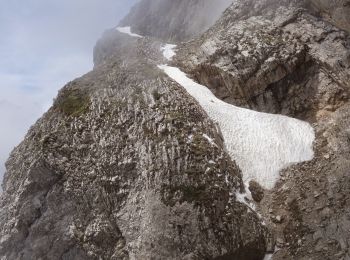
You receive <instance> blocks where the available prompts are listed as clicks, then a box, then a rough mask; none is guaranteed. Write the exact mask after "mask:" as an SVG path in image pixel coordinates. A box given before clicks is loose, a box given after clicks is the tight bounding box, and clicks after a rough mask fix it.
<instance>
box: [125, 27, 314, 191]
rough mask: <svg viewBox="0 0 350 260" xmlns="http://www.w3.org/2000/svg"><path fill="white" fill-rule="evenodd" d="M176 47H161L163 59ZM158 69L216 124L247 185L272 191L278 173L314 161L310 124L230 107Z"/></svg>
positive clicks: (174, 71)
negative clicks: (254, 185) (183, 89)
mask: <svg viewBox="0 0 350 260" xmlns="http://www.w3.org/2000/svg"><path fill="white" fill-rule="evenodd" d="M128 28H129V29H128V34H130V33H131V32H130V27H128ZM175 47H176V46H175V45H170V44H167V45H165V46H164V47H162V48H161V50H162V52H163V55H164V57H165V58H167V59H169V60H170V59H172V57H173V56H174V55H175V51H174V48H175ZM158 67H159V68H160V69H162V70H163V71H164V72H165V73H166V74H167V75H168V76H169V77H170V78H172V79H173V80H175V81H176V82H177V83H179V84H180V85H181V86H182V87H184V88H185V89H186V90H187V92H188V93H189V94H190V95H191V96H192V97H194V98H195V99H196V100H197V101H198V102H199V104H200V105H201V106H202V107H203V109H204V110H205V111H206V112H207V114H208V115H209V117H210V118H211V119H212V120H213V121H214V122H216V123H218V125H219V126H220V128H221V132H222V134H223V137H224V140H225V146H226V149H227V150H228V153H229V154H230V156H231V157H232V159H233V160H234V161H236V163H237V164H238V166H239V167H240V169H241V170H242V174H243V181H244V183H245V184H246V185H247V184H248V183H249V181H250V180H256V181H257V182H258V183H259V184H260V185H262V186H263V187H264V188H266V189H272V188H273V187H274V185H275V183H276V181H277V180H278V178H279V172H280V170H282V169H283V168H286V167H288V166H289V165H291V164H294V163H299V162H304V161H308V160H311V159H312V158H313V156H314V152H313V142H314V139H315V133H314V130H313V128H312V127H311V125H310V124H308V123H306V122H303V121H300V120H297V119H294V118H289V117H286V116H282V115H274V114H267V113H260V112H256V111H252V110H249V109H244V108H240V107H236V106H233V105H230V104H228V103H225V102H223V101H221V100H220V99H218V98H216V97H215V95H214V94H213V93H212V92H211V91H210V90H209V89H208V88H207V87H205V86H203V85H200V84H198V83H196V82H195V81H193V80H192V79H190V78H189V77H187V75H186V74H185V73H184V72H182V71H181V70H180V69H178V68H176V67H171V66H168V65H159V66H158Z"/></svg>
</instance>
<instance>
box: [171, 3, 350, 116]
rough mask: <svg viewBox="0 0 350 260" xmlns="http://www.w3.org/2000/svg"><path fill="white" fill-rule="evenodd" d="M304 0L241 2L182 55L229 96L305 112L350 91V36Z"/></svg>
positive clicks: (329, 105)
mask: <svg viewBox="0 0 350 260" xmlns="http://www.w3.org/2000/svg"><path fill="white" fill-rule="evenodd" d="M306 6H307V5H306V4H305V3H303V2H302V1H296V2H293V1H288V2H286V3H283V1H280V2H278V5H277V6H276V1H272V0H267V1H259V2H256V1H245V2H244V3H243V2H241V1H236V2H235V3H234V4H233V5H232V6H231V7H230V8H229V9H228V10H227V11H226V13H225V15H224V16H223V17H222V18H221V19H220V20H219V21H218V22H217V24H216V25H215V26H214V27H213V28H211V29H210V30H209V31H208V32H207V33H205V34H203V35H202V36H201V37H199V38H197V39H195V40H193V41H190V42H189V43H185V44H184V45H183V46H182V47H181V48H180V50H179V54H178V55H177V60H178V61H179V64H180V66H182V67H183V68H184V69H185V70H186V71H187V72H189V73H190V74H191V75H193V77H194V78H195V79H196V80H198V81H199V82H200V83H203V84H205V85H207V86H209V87H211V88H212V90H213V92H214V94H216V95H217V96H218V97H219V98H221V99H222V100H225V101H226V102H229V103H233V104H237V105H240V106H244V107H249V108H252V109H255V110H259V111H264V112H271V113H282V114H287V115H292V116H297V117H301V118H306V117H309V118H310V117H315V113H316V111H317V110H319V109H332V110H334V109H336V108H338V107H340V106H341V105H342V104H344V101H346V100H347V99H348V96H349V88H350V85H349V82H350V72H349V68H350V53H349V46H350V39H349V36H348V35H347V34H346V33H345V32H343V31H341V30H339V29H338V28H336V27H333V26H331V25H330V24H327V23H326V22H324V21H321V20H319V19H318V18H317V17H315V16H313V15H311V14H310V13H309V12H308V11H307V10H308V9H306Z"/></svg>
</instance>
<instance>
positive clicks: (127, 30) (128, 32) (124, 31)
mask: <svg viewBox="0 0 350 260" xmlns="http://www.w3.org/2000/svg"><path fill="white" fill-rule="evenodd" d="M116 30H117V31H119V32H121V33H126V34H128V35H130V36H131V37H137V38H143V36H141V35H139V34H136V33H132V32H131V27H129V26H127V27H117V28H116Z"/></svg>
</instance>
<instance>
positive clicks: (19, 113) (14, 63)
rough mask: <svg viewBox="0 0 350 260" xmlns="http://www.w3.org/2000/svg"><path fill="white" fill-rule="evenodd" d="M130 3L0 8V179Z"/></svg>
mask: <svg viewBox="0 0 350 260" xmlns="http://www.w3.org/2000/svg"><path fill="white" fill-rule="evenodd" d="M134 2H136V0H134V1H130V0H119V1H118V0H74V1H72V0H26V1H22V0H12V1H7V3H3V4H2V7H1V9H0V34H1V35H2V40H1V41H0V93H1V94H0V122H1V125H2V126H1V128H0V180H1V179H2V175H3V173H4V171H5V168H4V162H5V160H6V159H7V157H8V155H9V153H10V151H11V150H12V149H13V148H14V147H15V146H16V145H17V144H18V143H19V142H20V141H21V140H22V139H23V137H24V135H25V134H26V132H27V130H28V129H29V127H30V126H31V125H32V124H33V123H34V122H35V121H36V120H37V119H38V118H39V117H40V116H41V115H42V114H43V113H44V112H45V111H46V110H47V109H48V107H49V106H50V105H51V103H52V100H53V98H54V97H55V96H56V94H57V91H58V90H59V89H60V88H61V87H62V86H63V85H64V84H65V83H66V82H68V81H70V80H73V79H74V78H76V77H79V76H81V75H83V74H85V73H86V72H88V71H89V70H91V69H92V66H93V64H92V50H93V46H94V44H95V42H96V41H97V39H98V38H99V37H100V35H101V34H102V33H103V31H104V30H105V29H108V28H110V27H113V26H115V25H117V23H118V20H119V19H120V18H122V16H124V15H125V13H126V12H127V11H128V9H129V8H130V6H131V5H132V4H133V3H134Z"/></svg>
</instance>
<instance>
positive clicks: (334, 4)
mask: <svg viewBox="0 0 350 260" xmlns="http://www.w3.org/2000/svg"><path fill="white" fill-rule="evenodd" d="M310 2H311V6H312V7H313V8H315V10H316V11H317V12H318V13H319V15H320V16H321V17H322V18H323V19H325V20H327V21H329V22H331V23H333V24H334V25H336V26H337V27H339V28H341V29H343V30H346V31H348V32H350V15H349V14H350V1H349V0H310Z"/></svg>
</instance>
